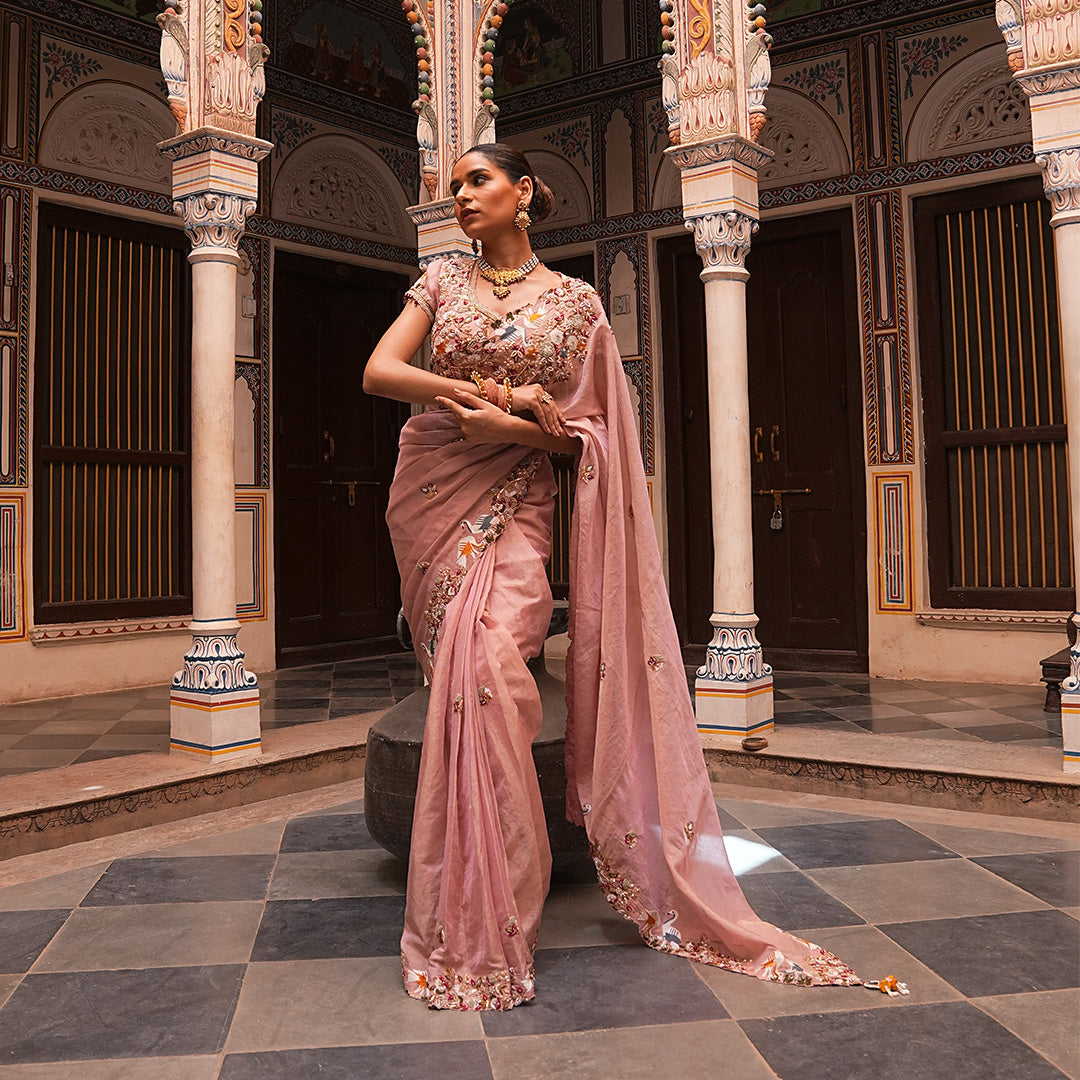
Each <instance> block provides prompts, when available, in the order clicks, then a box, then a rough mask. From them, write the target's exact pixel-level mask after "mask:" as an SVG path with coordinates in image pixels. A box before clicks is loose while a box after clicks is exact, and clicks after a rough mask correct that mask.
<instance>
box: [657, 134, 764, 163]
mask: <svg viewBox="0 0 1080 1080" xmlns="http://www.w3.org/2000/svg"><path fill="white" fill-rule="evenodd" d="M664 153H665V154H667V155H668V156H669V157H670V158H671V160H672V161H673V162H674V163H675V164H676V165H677V166H678V167H679V168H680V169H695V168H697V167H698V166H701V165H714V164H716V163H717V162H721V161H737V162H739V164H741V165H747V166H749V167H750V168H751V169H757V170H760V169H762V168H764V167H765V165H767V164H768V163H769V161H771V160H772V155H773V152H772V151H771V150H769V149H767V148H766V147H764V146H759V145H758V144H757V143H753V142H751V141H750V140H749V139H743V138H740V137H739V136H738V135H728V136H726V137H724V138H719V139H711V140H709V141H708V142H701V143H694V144H692V145H688V146H678V147H673V148H669V149H668V150H665V151H664Z"/></svg>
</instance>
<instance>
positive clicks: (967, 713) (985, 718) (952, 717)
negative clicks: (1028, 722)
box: [911, 702, 1009, 729]
mask: <svg viewBox="0 0 1080 1080" xmlns="http://www.w3.org/2000/svg"><path fill="white" fill-rule="evenodd" d="M958 704H959V703H958V702H955V703H954V702H950V703H949V706H948V707H947V708H945V709H941V710H940V711H939V710H935V711H934V712H928V713H923V715H924V716H925V717H926V718H927V719H928V720H936V721H937V722H938V723H939V724H948V726H949V727H958V728H966V727H970V728H976V729H977V728H982V727H986V726H987V725H989V724H1001V723H1004V722H1007V721H1008V720H1009V717H1007V716H1005V715H1004V714H1003V713H998V712H993V711H992V710H990V709H979V708H968V709H965V708H963V707H960V708H957V705H958ZM911 711H912V712H914V710H911Z"/></svg>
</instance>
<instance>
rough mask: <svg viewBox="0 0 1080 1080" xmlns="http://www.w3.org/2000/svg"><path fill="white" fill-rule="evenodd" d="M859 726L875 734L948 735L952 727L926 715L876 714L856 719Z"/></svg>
mask: <svg viewBox="0 0 1080 1080" xmlns="http://www.w3.org/2000/svg"><path fill="white" fill-rule="evenodd" d="M854 723H856V724H858V725H859V727H862V728H866V730H867V731H870V732H873V734H875V735H910V734H924V733H926V732H933V731H941V732H942V733H945V734H946V735H947V734H949V733H951V731H952V729H951V728H950V727H948V726H947V725H945V724H937V723H935V722H934V721H933V720H928V719H927V718H926V717H925V716H911V715H906V716H874V717H870V718H868V719H865V720H855V721H854Z"/></svg>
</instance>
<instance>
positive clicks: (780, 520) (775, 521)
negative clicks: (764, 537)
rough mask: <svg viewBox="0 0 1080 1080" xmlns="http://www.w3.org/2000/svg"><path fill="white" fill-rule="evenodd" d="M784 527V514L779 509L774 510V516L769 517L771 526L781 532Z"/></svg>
mask: <svg viewBox="0 0 1080 1080" xmlns="http://www.w3.org/2000/svg"><path fill="white" fill-rule="evenodd" d="M783 527H784V515H783V513H782V512H781V511H780V510H779V509H777V510H774V511H773V512H772V517H771V518H769V528H770V529H773V530H775V531H776V532H779V531H780V530H781V529H782V528H783Z"/></svg>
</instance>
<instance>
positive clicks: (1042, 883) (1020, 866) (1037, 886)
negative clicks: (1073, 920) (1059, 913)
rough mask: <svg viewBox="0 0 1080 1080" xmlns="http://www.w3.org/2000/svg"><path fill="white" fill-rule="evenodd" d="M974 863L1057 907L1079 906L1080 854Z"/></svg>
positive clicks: (1044, 854) (996, 858)
mask: <svg viewBox="0 0 1080 1080" xmlns="http://www.w3.org/2000/svg"><path fill="white" fill-rule="evenodd" d="M975 861H976V862H977V863H978V864H979V865H980V866H984V867H986V869H987V870H989V871H991V872H992V873H994V874H997V875H998V876H999V877H1003V878H1005V880H1006V881H1011V882H1012V883H1013V884H1014V885H1018V886H1019V887H1020V888H1021V889H1024V890H1026V891H1027V892H1029V893H1032V894H1033V895H1034V896H1037V897H1038V898H1039V899H1040V900H1045V901H1046V902H1047V903H1048V904H1053V905H1054V907H1076V906H1077V905H1078V904H1080V851H1053V852H1050V851H1046V852H1039V853H1037V854H1029V855H995V856H991V857H989V858H983V859H976V860H975Z"/></svg>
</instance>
